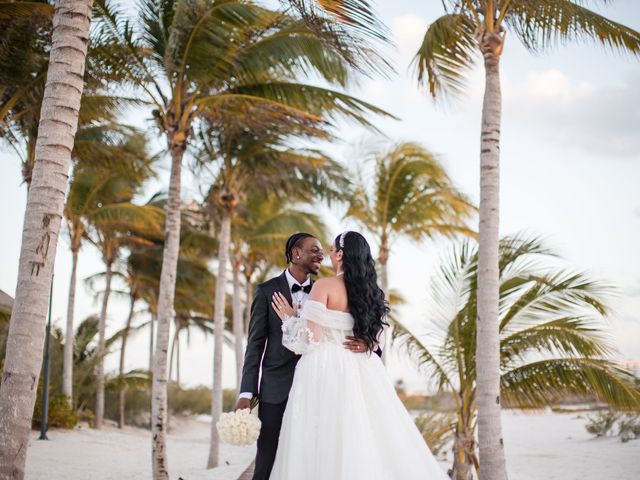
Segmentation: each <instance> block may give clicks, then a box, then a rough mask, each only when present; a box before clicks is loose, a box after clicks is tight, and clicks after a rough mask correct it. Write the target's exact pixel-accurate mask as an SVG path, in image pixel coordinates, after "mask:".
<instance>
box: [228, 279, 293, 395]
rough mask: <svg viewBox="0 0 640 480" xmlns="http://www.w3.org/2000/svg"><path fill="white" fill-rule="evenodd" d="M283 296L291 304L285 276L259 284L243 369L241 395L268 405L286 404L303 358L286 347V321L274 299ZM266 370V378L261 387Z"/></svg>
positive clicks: (254, 300)
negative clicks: (284, 329) (274, 307)
mask: <svg viewBox="0 0 640 480" xmlns="http://www.w3.org/2000/svg"><path fill="white" fill-rule="evenodd" d="M275 292H280V293H282V294H283V295H284V296H285V297H286V298H287V300H289V304H291V303H292V301H291V291H290V290H289V283H288V282H287V277H286V276H285V273H284V272H282V275H280V276H278V277H275V278H272V279H271V280H267V281H266V282H264V283H262V284H260V285H258V287H257V288H256V294H255V297H254V299H253V303H252V304H251V320H250V321H249V336H248V338H247V350H246V351H245V354H244V366H243V368H242V383H241V386H240V391H241V392H252V393H253V394H254V395H255V394H258V395H259V397H260V401H261V402H264V403H282V402H285V401H286V400H287V398H288V397H289V390H291V384H292V383H293V373H294V371H295V369H296V364H297V363H298V360H299V359H300V355H296V354H295V353H293V352H292V351H291V350H288V349H287V348H285V347H284V346H283V345H282V320H280V317H278V315H277V314H276V312H275V311H274V310H273V308H272V307H271V297H272V295H273V294H274V293H275ZM260 367H262V376H261V378H260V385H259V386H258V378H259V376H260Z"/></svg>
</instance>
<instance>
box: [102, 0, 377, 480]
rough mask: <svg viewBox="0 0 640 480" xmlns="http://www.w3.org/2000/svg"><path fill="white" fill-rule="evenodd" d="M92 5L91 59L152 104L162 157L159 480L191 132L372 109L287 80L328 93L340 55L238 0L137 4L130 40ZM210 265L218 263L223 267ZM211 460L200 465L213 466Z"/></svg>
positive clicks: (335, 45) (315, 122) (112, 17)
mask: <svg viewBox="0 0 640 480" xmlns="http://www.w3.org/2000/svg"><path fill="white" fill-rule="evenodd" d="M99 5H100V7H101V8H102V11H101V14H100V22H99V24H98V32H99V37H100V38H101V39H102V40H104V43H105V44H109V46H108V48H106V49H104V50H103V51H101V55H103V56H104V57H107V56H109V55H111V63H110V65H111V67H112V68H113V69H114V70H115V71H118V72H121V73H122V75H123V76H124V77H126V78H127V79H128V81H129V82H130V83H132V84H133V85H135V86H137V87H138V88H139V89H140V90H141V92H142V93H143V94H144V97H145V99H146V100H147V101H149V102H150V103H152V104H153V106H154V111H153V115H154V118H155V119H156V124H157V127H158V129H159V130H160V132H161V133H162V134H163V135H164V137H165V138H166V141H167V150H168V152H169V153H170V155H171V175H170V180H169V199H168V208H167V220H166V225H165V229H166V242H165V257H164V260H163V271H162V274H161V281H160V293H159V301H158V333H157V342H156V356H155V367H154V376H153V381H154V383H153V385H154V386H153V393H152V399H153V402H152V403H153V409H152V410H153V413H152V421H151V424H152V426H153V439H154V440H153V442H154V444H153V455H152V462H153V471H154V478H166V477H167V475H168V474H167V468H166V457H165V448H166V447H165V428H164V425H165V419H166V372H167V359H166V351H167V345H168V342H169V324H170V321H171V310H172V307H173V300H174V289H175V285H174V282H175V278H176V268H177V260H178V251H179V238H180V176H181V168H182V158H183V156H184V153H185V151H186V149H187V146H188V145H189V144H190V143H191V142H192V140H193V134H192V132H193V126H194V124H195V123H197V122H198V121H199V119H202V118H204V117H207V118H208V121H209V122H211V123H213V124H216V123H219V121H220V120H221V119H225V120H231V119H233V120H234V121H235V125H236V127H237V128H246V129H249V130H252V131H261V130H265V129H268V128H269V127H270V125H272V124H274V123H280V122H283V121H286V122H289V123H298V124H300V125H305V126H306V128H307V129H309V130H313V129H318V128H319V125H321V124H323V123H325V122H326V121H328V120H329V119H330V118H331V117H330V116H331V115H332V114H334V115H342V116H346V117H349V118H354V119H356V120H358V121H360V122H363V123H367V121H366V119H365V118H364V116H365V114H366V113H368V112H375V111H377V109H375V108H374V107H372V106H370V105H368V104H366V103H364V102H360V101H358V100H356V99H354V98H352V97H350V96H348V95H345V94H342V93H338V92H335V91H330V90H328V89H325V88H320V87H316V86H312V85H303V84H301V83H299V82H296V81H294V80H293V79H294V78H296V76H297V75H299V74H311V73H317V74H319V75H320V77H321V78H323V79H326V80H327V81H329V82H330V83H332V84H338V85H343V84H344V82H345V81H346V80H347V78H348V75H347V68H346V65H345V62H344V60H343V55H342V54H343V52H345V51H349V49H348V48H346V46H345V49H341V48H340V46H341V45H342V42H341V41H340V40H341V39H340V37H339V36H337V35H334V34H333V33H332V32H331V31H330V30H329V29H328V28H325V29H324V30H322V29H319V30H316V31H313V32H312V31H311V30H310V29H308V28H306V27H305V25H304V23H303V22H302V21H300V20H296V19H293V18H291V17H289V16H287V15H284V14H282V13H280V12H274V11H270V10H267V9H265V8H262V7H259V6H257V5H255V4H253V3H250V2H247V1H231V0H209V1H198V2H196V1H192V0H182V1H178V2H174V1H169V0H157V1H153V0H142V1H140V2H139V5H140V14H141V15H140V18H141V22H142V30H141V31H138V30H136V29H135V28H134V27H133V25H132V24H131V23H130V22H129V21H128V20H126V18H125V16H124V15H123V14H122V13H121V12H118V11H117V10H116V9H115V8H113V7H109V6H107V5H104V4H102V3H101V2H99ZM325 24H326V22H325ZM320 31H323V33H324V35H323V36H319V33H320ZM329 40H331V41H329ZM230 124H231V122H227V124H226V125H227V126H229V125H230ZM226 249H227V247H226V246H225V247H224V248H222V251H226ZM219 261H220V263H221V264H223V265H224V264H226V258H220V259H219ZM220 283H222V284H224V278H221V279H220ZM213 457H214V458H212V460H211V462H210V465H213V464H217V455H214V456H213Z"/></svg>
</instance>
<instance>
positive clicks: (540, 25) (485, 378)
mask: <svg viewBox="0 0 640 480" xmlns="http://www.w3.org/2000/svg"><path fill="white" fill-rule="evenodd" d="M584 3H585V2H582V1H578V0H574V1H571V0H544V1H543V0H528V1H524V0H500V1H498V0H464V1H459V0H449V1H447V2H443V5H444V6H445V10H446V14H445V15H443V16H442V17H440V18H438V19H437V20H436V21H435V22H433V23H432V24H431V25H430V26H429V28H428V29H427V32H426V33H425V36H424V40H423V42H422V45H421V46H420V49H419V50H418V53H417V55H416V58H415V62H416V66H417V72H418V82H419V83H421V84H426V85H428V88H429V91H430V93H431V95H433V96H434V97H435V96H439V95H440V94H442V93H447V92H449V93H453V94H456V93H460V92H461V91H463V90H464V87H465V82H464V74H465V73H466V72H467V71H468V70H470V69H471V68H472V67H473V66H474V65H475V63H476V62H477V61H478V60H479V59H480V58H482V60H483V63H484V68H485V94H484V100H483V107H482V120H481V122H482V129H481V142H480V213H479V217H480V218H479V224H480V225H479V245H480V260H479V261H480V279H479V281H478V287H479V289H480V291H479V293H478V298H479V299H480V301H479V302H478V315H479V318H480V322H479V324H478V337H477V342H478V380H479V381H478V387H479V391H478V404H479V412H480V415H479V419H478V422H479V429H478V430H479V437H480V462H481V464H482V471H483V474H484V475H486V476H487V477H489V478H491V479H495V480H506V478H507V472H506V464H505V460H504V449H503V440H502V426H501V421H500V403H499V401H498V402H496V398H497V399H498V400H499V398H500V385H499V375H498V367H499V360H500V359H499V340H498V338H499V337H498V298H499V292H498V273H499V272H498V261H499V259H498V243H499V242H498V238H499V232H498V225H499V168H500V167H499V160H500V129H501V109H502V94H501V91H500V57H501V55H502V51H503V48H504V40H505V36H506V32H507V29H509V30H510V31H511V32H512V33H513V34H514V35H515V36H516V37H517V38H518V39H519V40H520V41H521V42H522V44H523V45H524V46H525V48H526V49H527V50H529V51H530V52H535V53H537V52H540V51H544V50H547V49H549V48H553V47H554V46H556V45H558V44H564V43H566V42H567V41H569V40H594V41H596V42H598V43H600V44H602V45H603V46H605V47H608V48H610V49H612V50H617V51H621V52H629V53H632V54H634V55H638V54H640V33H638V32H636V31H634V30H632V29H630V28H627V27H625V26H624V25H621V24H619V23H616V22H614V21H612V20H609V19H608V18H605V17H603V16H601V15H599V14H597V13H595V12H593V11H591V10H589V9H587V8H585V7H584V6H583V4H584ZM478 54H480V55H481V56H480V55H478Z"/></svg>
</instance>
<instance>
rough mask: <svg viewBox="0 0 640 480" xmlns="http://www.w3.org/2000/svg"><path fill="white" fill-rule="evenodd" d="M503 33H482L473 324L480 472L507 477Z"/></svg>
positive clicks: (499, 479) (502, 479)
mask: <svg viewBox="0 0 640 480" xmlns="http://www.w3.org/2000/svg"><path fill="white" fill-rule="evenodd" d="M501 48H502V39H501V37H500V36H499V35H497V34H485V35H484V37H483V39H482V42H481V49H482V53H483V55H484V65H485V74H486V77H485V78H486V80H485V81H486V87H485V88H486V89H485V94H484V103H483V108H482V130H481V146H480V226H479V232H478V242H479V250H478V326H477V330H478V333H477V339H476V352H477V353H476V369H477V370H476V371H477V380H476V381H477V385H478V387H477V388H478V391H477V399H478V444H479V446H480V472H481V473H482V477H483V478H490V479H491V480H506V479H507V470H506V461H505V457H504V446H503V439H502V422H501V418H500V350H499V349H500V344H499V337H498V285H499V279H498V276H499V270H498V241H499V184H500V170H499V162H500V121H501V120H500V117H501V103H502V98H501V92H500V69H499V61H500V51H501Z"/></svg>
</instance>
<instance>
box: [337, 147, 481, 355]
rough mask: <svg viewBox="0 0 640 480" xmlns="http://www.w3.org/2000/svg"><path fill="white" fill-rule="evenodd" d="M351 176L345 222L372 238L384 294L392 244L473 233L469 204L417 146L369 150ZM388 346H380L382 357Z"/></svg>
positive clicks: (445, 174)
mask: <svg viewBox="0 0 640 480" xmlns="http://www.w3.org/2000/svg"><path fill="white" fill-rule="evenodd" d="M352 177H355V178H358V181H357V184H356V186H355V189H354V191H353V195H352V198H351V199H350V202H349V208H348V210H347V212H346V213H345V217H347V218H352V219H354V220H356V221H357V222H358V223H359V224H360V225H361V226H362V227H363V228H365V229H366V230H368V231H369V232H371V234H372V235H373V236H374V238H375V240H376V242H377V244H378V258H377V264H378V268H379V270H380V286H381V288H382V289H383V291H384V292H385V293H387V294H388V293H389V280H388V274H387V268H388V262H389V255H390V252H391V248H392V246H393V242H394V241H395V240H397V239H398V238H401V237H407V238H410V239H412V240H416V241H420V240H426V239H432V238H434V237H438V236H446V237H449V236H453V235H456V234H458V233H463V234H473V232H471V231H470V230H469V228H467V226H466V222H467V220H468V219H469V217H470V216H471V214H472V213H473V211H474V208H473V207H472V206H471V204H470V203H469V200H468V199H467V198H466V196H465V195H464V194H462V193H461V192H460V191H458V190H457V189H456V188H455V186H454V185H453V182H452V181H451V179H450V178H449V176H448V175H447V173H446V171H445V169H444V166H443V165H442V164H441V163H440V162H439V161H438V159H437V158H436V157H435V156H434V155H433V154H431V153H430V152H429V151H428V150H427V149H425V148H424V147H422V146H420V145H418V144H416V143H411V142H401V143H397V144H395V145H391V146H389V147H383V146H377V147H375V148H373V149H371V151H369V152H368V154H367V156H366V157H365V162H364V164H363V165H362V168H361V171H360V172H356V173H354V175H352ZM388 346H389V342H387V343H385V353H386V350H388ZM383 357H384V355H383Z"/></svg>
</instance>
